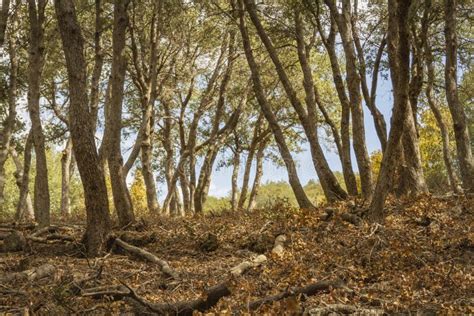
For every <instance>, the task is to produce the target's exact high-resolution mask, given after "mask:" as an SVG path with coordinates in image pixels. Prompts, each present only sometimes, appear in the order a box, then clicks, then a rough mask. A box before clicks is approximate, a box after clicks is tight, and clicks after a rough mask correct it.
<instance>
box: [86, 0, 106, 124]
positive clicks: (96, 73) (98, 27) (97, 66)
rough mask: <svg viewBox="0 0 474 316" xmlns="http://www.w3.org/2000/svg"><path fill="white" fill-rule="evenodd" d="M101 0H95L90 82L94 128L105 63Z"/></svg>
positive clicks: (90, 105)
mask: <svg viewBox="0 0 474 316" xmlns="http://www.w3.org/2000/svg"><path fill="white" fill-rule="evenodd" d="M101 13H102V4H101V0H95V32H94V69H93V70H92V77H91V83H90V97H89V108H90V111H91V116H92V130H93V131H94V133H95V131H96V129H97V118H98V114H99V87H100V84H99V83H100V75H101V74H102V67H103V65H104V53H103V51H102V45H101V36H102V32H103V26H102V23H103V19H102V17H101Z"/></svg>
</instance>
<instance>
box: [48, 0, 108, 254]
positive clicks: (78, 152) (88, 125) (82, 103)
mask: <svg viewBox="0 0 474 316" xmlns="http://www.w3.org/2000/svg"><path fill="white" fill-rule="evenodd" d="M54 5H55V11H56V16H57V19H58V26H59V31H60V34H61V40H62V44H63V50H64V54H65V57H66V68H67V74H68V81H69V91H70V108H69V121H70V129H71V139H72V143H73V150H74V156H75V157H76V161H77V167H78V169H79V174H80V176H81V180H82V184H83V187H84V198H85V206H86V214H87V226H86V232H85V236H84V242H85V245H86V248H87V254H88V255H89V256H97V255H98V254H99V253H100V252H101V251H102V249H103V247H104V245H105V241H106V236H107V234H108V232H109V231H110V228H111V227H110V217H109V205H108V199H107V188H106V185H105V177H104V171H103V169H102V168H101V165H100V161H99V156H98V154H97V148H96V144H95V140H94V131H93V122H92V116H91V114H90V112H89V106H88V104H87V100H88V98H87V85H86V82H87V80H86V72H85V71H86V62H85V58H84V53H83V52H84V39H83V37H82V33H81V28H80V26H79V23H78V21H77V16H76V11H75V7H74V2H73V1H72V0H55V1H54Z"/></svg>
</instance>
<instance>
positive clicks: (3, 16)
mask: <svg viewBox="0 0 474 316" xmlns="http://www.w3.org/2000/svg"><path fill="white" fill-rule="evenodd" d="M9 11H10V0H2V10H1V11H0V47H2V46H3V43H4V42H5V31H6V29H7V23H8V14H9Z"/></svg>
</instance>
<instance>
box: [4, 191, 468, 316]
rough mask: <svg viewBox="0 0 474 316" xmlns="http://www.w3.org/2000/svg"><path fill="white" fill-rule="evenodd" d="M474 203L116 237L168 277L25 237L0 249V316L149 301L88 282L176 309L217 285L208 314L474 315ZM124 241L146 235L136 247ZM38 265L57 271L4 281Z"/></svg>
mask: <svg viewBox="0 0 474 316" xmlns="http://www.w3.org/2000/svg"><path fill="white" fill-rule="evenodd" d="M473 202H474V201H473V200H466V199H464V198H455V197H442V198H435V197H422V198H420V199H418V200H416V201H412V200H397V201H389V202H388V204H387V213H388V216H387V218H386V222H385V224H384V225H383V226H381V225H376V224H369V223H367V222H365V221H364V220H360V218H358V217H357V218H355V217H354V216H357V214H358V215H361V211H363V208H361V207H359V206H358V205H357V203H354V202H352V203H344V204H343V203H341V204H337V205H331V206H330V207H329V206H328V207H320V208H318V210H317V211H316V212H314V211H313V212H304V211H297V210H293V209H291V208H285V207H281V208H280V209H267V210H260V211H254V212H251V213H231V212H225V213H222V214H214V215H207V216H198V217H186V218H162V217H157V218H150V219H146V220H142V221H140V223H139V224H138V225H135V226H133V227H130V230H134V231H130V232H129V233H128V234H129V236H128V237H127V236H126V234H125V235H123V234H122V233H121V232H116V233H115V234H116V235H117V236H123V237H121V238H122V239H124V240H129V241H130V243H133V242H135V243H136V244H137V243H138V245H139V246H140V247H141V248H142V249H147V250H148V251H149V252H151V253H153V254H154V255H156V256H157V257H159V258H161V259H163V260H166V261H167V262H168V263H169V266H170V267H171V268H172V269H173V270H175V271H176V272H177V273H178V274H179V277H178V278H176V279H170V278H167V277H166V276H165V275H164V274H163V273H162V272H161V271H160V269H159V267H158V266H157V265H156V264H153V263H150V262H146V261H142V260H137V258H136V257H133V256H127V254H126V253H125V252H123V251H122V252H120V251H118V249H117V248H116V247H115V248H113V249H116V250H115V251H111V253H110V254H108V255H106V256H104V257H102V258H98V259H85V258H83V257H82V254H81V252H80V251H79V250H78V247H77V244H76V243H75V242H69V241H63V240H61V241H59V242H58V241H57V240H47V241H46V242H35V241H31V240H29V241H28V244H29V246H28V249H26V250H23V251H20V252H9V253H3V254H0V314H2V313H5V314H15V313H18V314H29V315H31V314H48V315H53V314H54V315H59V314H97V315H102V314H118V313H120V312H122V313H128V312H130V313H133V312H134V311H135V312H136V313H139V314H145V313H146V312H149V314H153V313H152V311H151V310H150V309H148V310H147V307H146V304H147V303H144V304H145V305H144V304H141V307H140V308H141V309H140V310H139V311H138V310H137V308H138V307H137V304H136V300H135V304H133V302H132V301H133V300H131V299H130V296H131V295H130V293H131V292H128V293H129V294H126V293H127V291H125V294H123V295H122V294H120V293H119V294H117V293H115V294H113V291H111V292H110V293H108V292H107V291H108V290H105V292H104V293H105V294H103V295H102V294H100V293H99V294H96V295H89V296H88V295H87V293H91V291H90V290H88V289H90V288H93V290H92V292H97V291H98V290H99V289H103V288H101V286H105V287H106V288H107V289H109V288H110V286H121V287H119V288H120V289H124V287H125V290H127V289H133V294H134V295H136V296H138V297H139V298H141V299H142V300H143V301H145V302H150V303H161V305H160V306H164V305H166V304H168V306H178V305H176V302H192V301H193V300H197V299H199V298H203V297H204V298H205V295H206V294H205V293H206V289H208V288H209V287H212V286H214V285H217V284H222V282H224V284H226V286H227V287H228V290H229V292H230V293H226V295H225V296H224V297H222V298H220V299H219V300H218V301H217V304H215V305H214V306H212V307H210V306H207V307H206V308H208V307H210V308H209V309H207V311H206V312H211V313H212V312H214V313H220V314H221V313H222V314H225V313H228V314H234V313H241V314H245V313H248V312H249V311H250V306H251V305H252V304H251V302H254V301H256V300H259V299H262V298H264V297H268V296H270V295H275V294H279V293H280V294H282V295H280V296H278V297H273V298H271V299H270V300H274V301H275V302H273V303H272V302H263V303H262V302H260V303H258V302H257V303H256V304H253V305H252V307H251V309H253V312H254V313H256V314H262V313H266V314H301V313H305V314H307V315H328V314H329V313H330V312H331V311H335V312H337V313H355V314H360V315H366V314H370V313H372V315H381V314H384V313H387V314H395V313H408V314H410V313H415V314H421V315H435V314H447V313H451V314H468V313H474V269H473V263H474V260H473V259H474V232H473V228H474V210H473V205H474V203H473ZM331 213H332V214H331ZM344 214H346V215H344ZM347 214H351V215H354V216H351V215H349V216H348V215H347ZM354 219H355V220H354ZM347 220H349V221H352V222H353V223H350V222H348V221H347ZM56 224H57V225H60V224H61V223H56ZM1 227H4V229H6V227H8V225H2V226H1ZM21 227H22V226H19V227H18V229H22V230H23V233H24V234H25V235H27V234H31V231H28V229H29V228H28V227H24V228H21ZM67 227H69V228H67V229H66V230H64V231H66V232H68V234H69V235H70V236H72V237H74V238H75V240H80V237H81V229H80V228H81V226H79V225H78V226H74V225H69V226H67ZM120 234H122V235H120ZM280 235H284V236H285V237H286V242H285V243H284V251H283V252H280V253H275V252H273V253H272V249H273V247H274V241H275V238H276V237H277V236H280ZM130 236H132V237H130ZM133 236H135V237H136V236H139V237H140V236H145V237H146V238H145V239H146V240H141V241H138V242H136V241H133V238H134V237H133ZM127 238H128V239H127ZM140 243H141V244H140ZM258 253H261V254H265V256H266V258H267V260H266V261H264V262H261V263H260V264H253V265H252V266H251V267H250V269H248V270H247V271H245V272H243V273H242V274H241V275H238V276H232V275H231V273H230V272H229V271H230V270H231V268H232V267H235V266H236V265H238V264H240V263H242V262H243V261H249V260H252V258H255V256H256V255H257V254H258ZM47 263H48V264H51V265H53V266H54V267H55V270H54V273H53V276H50V277H45V278H42V279H38V280H34V281H29V280H32V279H33V278H27V277H26V278H25V277H24V278H15V277H14V278H11V277H10V278H8V276H11V275H12V273H14V272H18V271H24V270H28V269H32V268H35V267H38V266H41V265H44V264H47ZM79 279H82V281H80V282H79V281H77V280H79ZM325 281H328V282H329V281H330V284H332V285H333V286H329V287H327V288H324V287H322V288H320V290H316V291H315V292H313V293H311V294H312V295H305V294H301V293H302V291H301V288H299V287H304V286H307V285H310V284H321V282H323V283H324V282H325ZM331 282H332V283H331ZM99 292H100V291H99ZM119 292H120V291H119ZM107 293H108V294H107ZM307 294H308V293H307ZM278 298H280V299H278ZM195 302H196V301H195ZM201 303H202V300H201ZM138 305H140V304H138ZM211 305H213V304H211ZM201 306H203V305H201ZM156 312H157V310H155V313H156Z"/></svg>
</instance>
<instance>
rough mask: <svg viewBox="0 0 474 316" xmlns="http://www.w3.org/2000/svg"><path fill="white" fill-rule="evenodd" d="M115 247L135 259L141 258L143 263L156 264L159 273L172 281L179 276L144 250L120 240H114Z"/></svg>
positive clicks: (166, 263) (165, 263) (167, 265)
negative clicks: (134, 256)
mask: <svg viewBox="0 0 474 316" xmlns="http://www.w3.org/2000/svg"><path fill="white" fill-rule="evenodd" d="M115 245H117V246H119V247H121V248H123V249H124V250H126V251H127V252H129V253H131V254H134V255H136V256H137V257H139V258H141V259H143V260H145V261H148V262H152V263H155V264H157V265H158V266H159V267H160V270H161V272H163V273H164V274H166V275H167V276H169V277H172V278H174V279H178V278H179V274H178V273H177V272H175V271H174V270H173V269H171V267H170V266H169V264H168V262H166V261H165V260H163V259H160V258H158V257H157V256H155V255H154V254H152V253H151V252H148V251H146V250H144V249H141V248H138V247H135V246H132V245H130V244H129V243H126V242H125V241H123V240H121V239H120V238H116V239H115Z"/></svg>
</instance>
